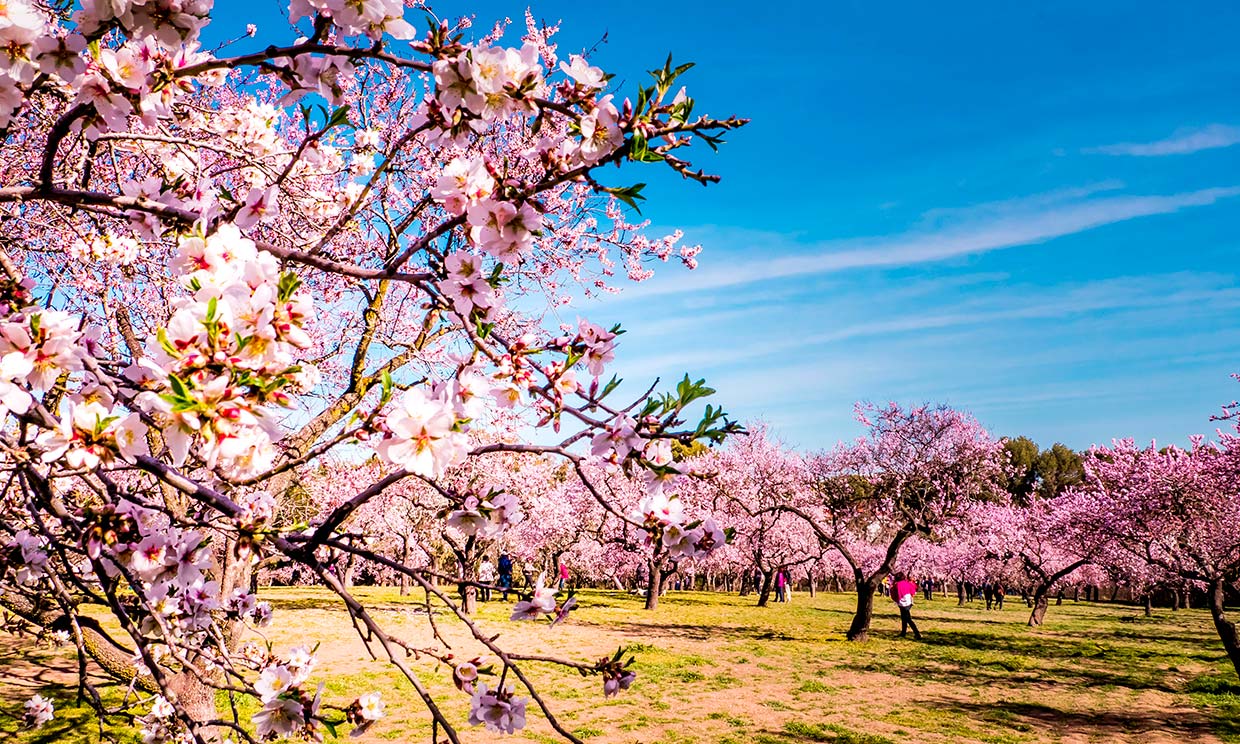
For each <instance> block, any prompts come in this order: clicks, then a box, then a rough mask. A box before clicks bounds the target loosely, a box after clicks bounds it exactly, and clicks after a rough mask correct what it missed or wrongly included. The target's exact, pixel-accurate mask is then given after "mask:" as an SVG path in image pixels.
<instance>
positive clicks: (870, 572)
mask: <svg viewBox="0 0 1240 744" xmlns="http://www.w3.org/2000/svg"><path fill="white" fill-rule="evenodd" d="M857 419H858V420H859V421H860V422H861V423H862V424H864V425H865V426H866V427H867V428H868V429H869V432H868V434H867V435H866V436H864V437H860V438H858V439H857V440H856V441H855V442H853V443H851V444H848V443H841V444H840V445H838V446H837V447H836V448H835V449H834V450H832V451H830V452H826V453H823V454H820V455H818V456H816V457H814V458H812V459H811V461H810V464H809V467H810V471H811V478H812V488H811V489H808V490H806V491H805V492H804V497H803V498H802V499H801V500H800V501H799V502H796V503H792V504H788V505H786V506H784V507H783V508H784V509H785V510H786V511H788V512H790V513H792V514H796V515H797V516H799V517H800V518H801V519H803V520H805V522H806V523H807V524H809V525H810V527H811V528H812V529H813V531H814V533H815V534H816V535H817V536H818V539H819V541H820V542H821V543H822V544H823V545H824V546H828V547H831V548H833V549H834V550H836V551H837V552H838V553H839V554H840V556H841V557H843V559H844V560H845V562H847V564H848V565H849V567H850V568H851V569H852V574H853V580H854V582H855V584H856V591H857V609H856V613H855V614H854V616H853V621H852V624H851V625H850V627H849V629H848V633H847V637H848V639H849V640H854V641H862V640H866V639H867V638H868V637H869V631H870V619H871V617H872V616H873V613H874V593H875V592H876V591H877V590H878V587H879V584H881V583H882V582H883V581H885V580H886V579H887V577H888V576H889V575H890V574H891V572H892V570H893V568H894V567H895V565H896V561H897V559H898V558H899V555H900V549H901V548H902V547H903V546H904V544H905V543H906V542H907V541H908V540H909V538H911V537H912V536H914V535H918V534H920V535H924V536H928V537H931V538H933V537H934V535H935V533H936V531H938V530H941V529H943V528H945V527H947V526H949V525H951V524H952V523H953V522H955V521H956V520H958V519H960V518H961V517H962V516H963V515H964V514H966V513H967V511H968V509H969V508H970V507H971V506H972V505H973V504H975V503H977V502H979V501H983V500H987V499H995V498H997V497H998V493H999V491H1000V489H1001V488H1002V484H1003V483H1005V482H1006V481H1005V473H1004V468H1005V464H1006V454H1005V453H1004V450H1003V447H1002V443H1001V442H1000V441H999V440H996V439H994V438H993V437H991V436H990V434H989V433H988V432H987V431H986V430H985V429H984V428H982V426H981V425H980V424H978V423H977V421H976V420H974V419H973V418H972V417H971V416H968V415H966V414H963V413H961V412H959V411H955V410H953V409H951V408H948V407H947V406H942V405H940V406H915V407H911V408H903V407H901V406H899V405H897V404H895V403H890V404H888V405H886V406H877V405H873V404H858V406H857Z"/></svg>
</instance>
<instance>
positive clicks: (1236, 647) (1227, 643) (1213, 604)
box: [1210, 578, 1240, 677]
mask: <svg viewBox="0 0 1240 744" xmlns="http://www.w3.org/2000/svg"><path fill="white" fill-rule="evenodd" d="M1226 593H1227V587H1226V584H1225V583H1224V582H1223V580H1222V579H1221V578H1219V579H1215V580H1214V581H1213V582H1212V583H1211V584H1210V617H1211V618H1213V619H1214V629H1215V630H1217V631H1218V637H1219V638H1220V639H1221V640H1222V641H1223V649H1224V650H1225V651H1227V658H1228V659H1230V660H1231V665H1232V666H1233V667H1235V669H1236V676H1237V677H1240V631H1237V630H1236V624H1235V623H1234V622H1232V621H1231V620H1229V619H1228V618H1227V615H1226V613H1225V609H1224V607H1223V603H1224V601H1225V600H1226Z"/></svg>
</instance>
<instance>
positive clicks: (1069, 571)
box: [968, 493, 1107, 628]
mask: <svg viewBox="0 0 1240 744" xmlns="http://www.w3.org/2000/svg"><path fill="white" fill-rule="evenodd" d="M1081 508H1082V504H1081V499H1080V498H1079V497H1078V496H1076V495H1075V494H1073V493H1068V494H1065V495H1062V496H1055V497H1052V498H1034V499H1033V500H1032V501H1031V502H1030V503H1029V504H1028V505H1027V506H1019V505H1015V504H1003V503H996V504H980V505H978V506H977V507H975V508H974V509H972V510H970V512H969V514H968V522H969V526H968V529H969V530H970V531H971V532H972V533H973V535H974V536H975V538H974V539H975V540H976V544H977V546H978V548H979V550H978V556H977V557H978V558H979V559H981V560H982V561H989V562H993V563H995V564H996V565H995V566H994V567H993V568H992V569H991V570H992V572H994V573H1003V572H1004V571H1005V569H1006V570H1007V571H1009V572H1010V573H1012V574H1015V575H1018V576H1021V577H1022V578H1023V580H1024V581H1023V583H1024V584H1025V585H1026V586H1027V587H1029V589H1030V594H1031V601H1032V611H1031V612H1030V614H1029V627H1031V628H1032V627H1037V626H1039V625H1041V624H1042V622H1043V621H1044V620H1045V618H1046V609H1047V606H1048V605H1049V597H1050V593H1051V591H1052V590H1054V589H1055V588H1057V587H1058V586H1059V585H1060V583H1061V582H1063V581H1064V580H1066V579H1067V578H1069V577H1070V576H1072V575H1073V574H1074V573H1076V572H1077V571H1079V570H1080V569H1081V568H1083V567H1085V566H1087V565H1089V564H1090V563H1091V562H1092V561H1094V560H1095V558H1096V557H1097V556H1098V554H1099V553H1100V552H1101V551H1102V550H1103V549H1104V548H1105V545H1106V542H1107V540H1106V536H1105V535H1102V534H1099V533H1098V532H1097V531H1094V530H1090V529H1083V528H1082V525H1081V524H1080V522H1079V520H1078V514H1079V511H1080V509H1081Z"/></svg>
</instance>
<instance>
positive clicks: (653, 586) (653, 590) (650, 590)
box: [646, 561, 663, 610]
mask: <svg viewBox="0 0 1240 744" xmlns="http://www.w3.org/2000/svg"><path fill="white" fill-rule="evenodd" d="M646 567H647V568H648V569H649V572H648V573H649V576H648V577H647V578H646V609H647V610H653V609H657V608H658V606H659V594H660V593H661V592H662V591H663V572H662V571H660V570H659V564H657V563H655V562H654V561H647V562H646Z"/></svg>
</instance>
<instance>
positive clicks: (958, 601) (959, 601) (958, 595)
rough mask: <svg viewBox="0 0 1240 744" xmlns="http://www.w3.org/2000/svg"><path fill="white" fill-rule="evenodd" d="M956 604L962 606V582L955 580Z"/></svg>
mask: <svg viewBox="0 0 1240 744" xmlns="http://www.w3.org/2000/svg"><path fill="white" fill-rule="evenodd" d="M956 606H957V607H964V582H963V581H957V582H956Z"/></svg>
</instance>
